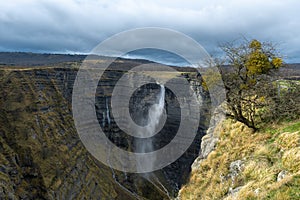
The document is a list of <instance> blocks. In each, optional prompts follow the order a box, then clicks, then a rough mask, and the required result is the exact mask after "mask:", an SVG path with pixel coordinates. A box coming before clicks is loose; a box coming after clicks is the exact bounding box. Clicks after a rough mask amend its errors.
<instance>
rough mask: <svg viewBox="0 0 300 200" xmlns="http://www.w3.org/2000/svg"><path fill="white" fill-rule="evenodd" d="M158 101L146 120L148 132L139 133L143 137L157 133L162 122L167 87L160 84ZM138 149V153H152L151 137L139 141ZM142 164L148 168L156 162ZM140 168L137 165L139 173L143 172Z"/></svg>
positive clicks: (145, 161)
mask: <svg viewBox="0 0 300 200" xmlns="http://www.w3.org/2000/svg"><path fill="white" fill-rule="evenodd" d="M156 101H157V103H155V104H154V105H152V106H151V107H150V109H149V112H148V117H147V120H146V121H147V128H146V129H144V130H146V131H144V132H140V133H139V134H140V135H141V136H146V135H152V134H153V133H154V132H155V131H156V127H157V126H158V124H159V122H160V120H161V117H162V115H163V113H164V107H165V87H164V86H163V85H161V84H160V92H159V95H158V97H157V100H156ZM136 148H137V151H138V152H140V153H146V152H152V151H153V141H152V138H151V137H150V138H147V139H145V140H142V141H140V140H139V141H138V142H137V143H136ZM140 162H143V163H146V164H147V166H153V165H154V162H155V160H153V159H144V160H142V161H140ZM140 167H141V163H137V168H138V171H142V169H140ZM152 168H153V167H152Z"/></svg>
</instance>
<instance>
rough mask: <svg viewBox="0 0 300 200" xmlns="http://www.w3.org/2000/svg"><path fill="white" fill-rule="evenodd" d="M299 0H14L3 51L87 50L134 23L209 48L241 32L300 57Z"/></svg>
mask: <svg viewBox="0 0 300 200" xmlns="http://www.w3.org/2000/svg"><path fill="white" fill-rule="evenodd" d="M299 7H300V2H299V1H297V0H294V1H292V0H290V1H289V0H287V1H282V0H272V1H271V0H266V1H259V0H249V1H238V0H219V1H217V0H202V1H198V0H190V1H179V0H164V1H161V0H153V1H146V0H99V1H97V0H89V1H83V0H52V1H50V0H49V1H47V0H44V1H43V0H12V1H6V2H5V3H4V2H1V6H0V51H34V52H89V51H90V50H91V49H92V48H93V47H94V46H96V45H97V44H98V43H99V42H101V41H102V40H104V39H106V38H107V37H109V36H111V35H113V34H115V33H118V32H120V31H124V30H127V29H131V28H138V27H145V26H156V27H166V28H172V29H175V30H178V31H181V32H183V33H185V34H187V35H189V36H191V37H192V38H194V39H196V40H197V41H198V42H200V43H201V44H202V45H203V46H204V47H205V48H206V49H207V50H208V51H209V52H210V53H213V54H214V53H215V52H217V44H219V43H222V42H224V41H230V40H233V39H236V38H238V37H240V36H242V35H244V36H246V37H250V38H258V39H261V40H268V41H273V42H276V43H279V45H280V48H281V49H282V52H283V54H284V55H285V56H287V57H288V58H289V59H290V60H293V61H298V62H300V59H298V58H299V57H300V56H298V54H299V51H298V49H299V46H300V28H299V27H300V20H299V19H300V14H298V13H299V12H298V10H297V9H298V8H299Z"/></svg>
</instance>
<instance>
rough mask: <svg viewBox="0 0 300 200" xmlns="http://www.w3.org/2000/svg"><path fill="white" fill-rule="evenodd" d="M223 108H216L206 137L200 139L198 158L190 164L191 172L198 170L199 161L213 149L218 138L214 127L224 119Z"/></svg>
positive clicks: (221, 106)
mask: <svg viewBox="0 0 300 200" xmlns="http://www.w3.org/2000/svg"><path fill="white" fill-rule="evenodd" d="M223 106H224V105H220V106H219V107H217V108H216V109H215V110H214V113H213V115H212V117H211V118H210V126H209V128H208V129H207V131H206V135H204V136H203V137H202V139H201V148H200V153H199V156H198V157H197V158H196V160H195V161H194V162H193V164H192V169H193V170H196V169H198V168H199V166H200V163H201V161H202V160H203V159H205V158H207V156H208V155H209V154H210V153H211V152H212V151H213V150H214V149H215V146H216V144H217V142H218V138H219V134H218V132H217V131H215V129H216V126H217V125H218V124H219V123H221V122H222V121H223V120H224V119H225V113H224V107H223Z"/></svg>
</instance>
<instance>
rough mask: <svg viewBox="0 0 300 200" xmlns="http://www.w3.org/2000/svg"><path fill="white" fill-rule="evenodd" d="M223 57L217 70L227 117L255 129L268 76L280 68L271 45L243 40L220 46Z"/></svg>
mask: <svg viewBox="0 0 300 200" xmlns="http://www.w3.org/2000/svg"><path fill="white" fill-rule="evenodd" d="M221 49H222V50H223V51H224V52H225V54H226V59H225V64H227V66H225V67H220V70H221V74H222V79H223V82H224V86H225V89H226V101H227V106H228V110H229V112H228V116H230V117H232V118H234V119H236V120H237V121H240V122H242V123H244V124H246V125H247V126H248V127H251V128H253V129H257V120H258V119H259V116H258V114H259V111H260V110H261V109H262V108H264V107H265V106H266V104H267V99H266V98H267V94H265V92H264V91H266V90H265V89H266V87H267V86H268V85H270V84H272V82H271V81H270V79H269V77H268V74H270V73H271V72H272V71H273V70H276V69H279V68H280V67H282V65H283V61H282V59H281V58H280V57H279V56H278V55H277V52H276V49H275V48H274V45H273V44H272V43H261V42H259V41H258V40H252V41H248V40H246V39H245V40H243V41H242V42H241V43H239V44H236V43H226V44H224V45H222V46H221Z"/></svg>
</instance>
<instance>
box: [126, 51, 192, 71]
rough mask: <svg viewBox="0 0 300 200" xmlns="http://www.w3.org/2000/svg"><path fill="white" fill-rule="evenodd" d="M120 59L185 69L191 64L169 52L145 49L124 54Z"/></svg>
mask: <svg viewBox="0 0 300 200" xmlns="http://www.w3.org/2000/svg"><path fill="white" fill-rule="evenodd" d="M122 58H128V59H145V60H149V61H153V62H157V63H162V64H165V65H171V66H177V67H186V66H191V64H190V63H189V62H188V61H186V60H185V59H184V58H182V57H181V56H179V55H177V54H174V53H172V52H169V51H165V50H160V49H152V48H145V49H139V50H135V51H131V52H128V53H126V54H125V55H124V56H122Z"/></svg>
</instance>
